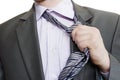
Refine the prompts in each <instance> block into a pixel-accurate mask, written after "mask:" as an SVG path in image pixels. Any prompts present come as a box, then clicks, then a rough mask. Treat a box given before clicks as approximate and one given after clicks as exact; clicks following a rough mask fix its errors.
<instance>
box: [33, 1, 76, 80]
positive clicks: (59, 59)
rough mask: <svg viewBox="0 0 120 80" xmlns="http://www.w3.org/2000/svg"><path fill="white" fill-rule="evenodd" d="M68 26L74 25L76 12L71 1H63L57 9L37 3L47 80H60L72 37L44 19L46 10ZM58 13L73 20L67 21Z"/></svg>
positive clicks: (39, 32) (40, 40) (40, 42)
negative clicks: (43, 15)
mask: <svg viewBox="0 0 120 80" xmlns="http://www.w3.org/2000/svg"><path fill="white" fill-rule="evenodd" d="M46 9H47V10H48V11H49V13H50V14H51V15H53V16H54V17H55V18H57V19H58V20H59V21H60V22H61V23H63V24H64V25H66V26H68V27H69V26H71V25H73V24H74V21H73V18H74V10H73V5H72V2H71V0H62V1H61V2H60V3H59V4H58V5H57V6H56V7H53V8H49V9H48V8H46V7H44V6H41V5H39V4H37V3H35V11H36V20H37V31H38V38H39V45H40V51H41V57H42V63H43V71H44V75H45V80H58V76H59V74H60V72H61V70H62V69H63V67H64V66H65V64H66V61H67V59H68V57H69V55H70V37H69V35H68V34H67V33H66V32H65V31H64V30H63V29H60V28H58V27H57V26H55V25H53V24H51V23H50V22H48V21H46V19H44V18H43V17H42V14H43V13H44V11H45V10H46ZM54 11H55V12H57V13H59V14H61V15H63V16H65V17H67V18H69V19H71V20H68V19H65V18H63V17H61V16H59V15H57V14H56V13H54Z"/></svg>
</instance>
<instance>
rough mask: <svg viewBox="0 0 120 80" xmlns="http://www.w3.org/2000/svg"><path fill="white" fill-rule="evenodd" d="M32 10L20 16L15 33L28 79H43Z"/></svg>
mask: <svg viewBox="0 0 120 80" xmlns="http://www.w3.org/2000/svg"><path fill="white" fill-rule="evenodd" d="M34 12H35V11H34V9H33V8H32V9H31V10H30V11H29V12H27V13H26V14H24V15H23V16H22V17H21V19H20V23H19V26H18V28H17V29H16V33H17V37H18V43H19V46H20V50H21V54H22V56H23V61H24V64H25V67H26V70H27V72H28V75H29V77H30V78H31V79H30V80H44V75H43V69H42V60H41V56H40V51H39V43H38V39H37V31H36V22H35V13H34Z"/></svg>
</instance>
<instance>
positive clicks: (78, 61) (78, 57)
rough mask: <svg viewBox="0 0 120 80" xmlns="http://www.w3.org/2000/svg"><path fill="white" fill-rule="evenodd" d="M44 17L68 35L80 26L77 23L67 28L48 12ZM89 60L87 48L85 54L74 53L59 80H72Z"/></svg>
mask: <svg viewBox="0 0 120 80" xmlns="http://www.w3.org/2000/svg"><path fill="white" fill-rule="evenodd" d="M42 17H44V18H45V19H46V20H47V21H49V22H50V23H52V24H54V25H55V26H57V27H59V28H61V29H63V30H65V31H66V32H67V33H68V34H71V32H72V30H73V29H74V28H75V26H76V25H78V24H80V23H79V22H76V24H74V25H73V26H71V27H67V26H65V25H63V24H62V23H60V22H59V21H58V20H57V19H56V18H54V17H53V16H52V15H51V14H50V13H48V12H47V10H46V11H45V12H44V13H43V15H42ZM88 60H89V50H88V48H85V49H84V51H83V52H81V51H79V52H73V53H71V54H70V56H69V58H68V60H67V63H66V66H65V67H64V68H63V70H62V71H61V73H60V75H59V77H58V80H71V79H73V78H74V76H75V75H77V74H78V73H79V72H80V70H81V69H82V68H83V67H84V66H85V64H86V63H87V62H88Z"/></svg>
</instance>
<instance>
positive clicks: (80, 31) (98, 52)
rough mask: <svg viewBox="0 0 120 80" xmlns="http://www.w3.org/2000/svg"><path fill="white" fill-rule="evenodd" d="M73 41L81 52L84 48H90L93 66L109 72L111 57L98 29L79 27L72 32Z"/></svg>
mask: <svg viewBox="0 0 120 80" xmlns="http://www.w3.org/2000/svg"><path fill="white" fill-rule="evenodd" d="M72 39H73V41H75V43H76V44H77V46H78V48H79V49H80V50H81V51H83V50H84V48H89V50H90V58H91V60H92V62H93V64H95V65H97V66H98V67H99V68H100V70H101V71H103V72H107V71H109V68H110V60H109V55H108V52H107V50H106V49H105V46H104V43H103V40H102V37H101V34H100V31H99V30H98V29H97V28H95V27H90V26H85V25H78V26H77V27H76V28H75V29H74V30H73V32H72Z"/></svg>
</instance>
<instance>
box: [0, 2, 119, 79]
mask: <svg viewBox="0 0 120 80" xmlns="http://www.w3.org/2000/svg"><path fill="white" fill-rule="evenodd" d="M73 5H74V11H75V13H76V14H75V15H76V17H77V18H78V20H80V21H81V22H86V23H88V24H90V25H92V26H95V27H97V28H98V29H99V30H100V32H101V35H102V38H103V41H104V44H105V47H106V49H107V50H108V52H109V53H110V60H111V68H110V77H109V80H120V76H119V74H120V52H119V51H120V20H119V19H120V16H119V15H117V14H114V13H109V12H104V11H99V10H95V9H91V8H87V7H81V6H79V5H77V4H75V3H73ZM36 29H37V28H36V19H35V9H34V6H33V7H32V9H31V10H30V11H28V12H26V13H23V14H21V15H19V16H17V17H15V18H13V19H11V20H9V21H7V22H5V23H3V24H1V25H0V62H1V64H0V77H1V80H2V78H4V80H44V74H43V67H42V61H41V54H40V47H39V44H38V35H37V30H36ZM75 50H78V48H77V47H76V46H75V45H74V44H72V43H71V51H75ZM99 54H100V53H99ZM74 80H96V66H95V65H93V64H92V62H91V61H90V60H89V62H88V63H87V64H86V66H85V67H84V68H83V69H82V71H81V72H80V73H79V74H78V75H76V76H75V78H74Z"/></svg>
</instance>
